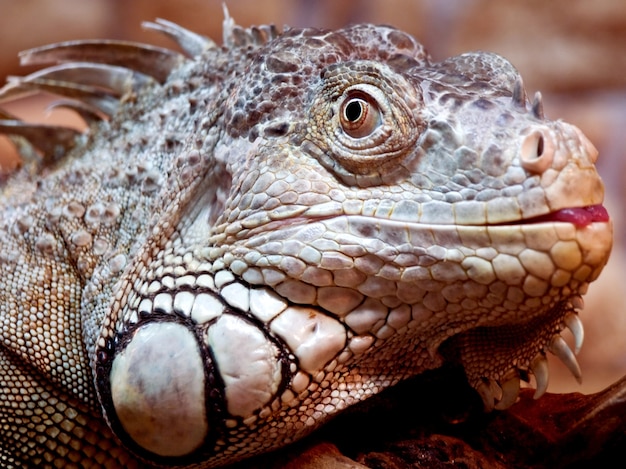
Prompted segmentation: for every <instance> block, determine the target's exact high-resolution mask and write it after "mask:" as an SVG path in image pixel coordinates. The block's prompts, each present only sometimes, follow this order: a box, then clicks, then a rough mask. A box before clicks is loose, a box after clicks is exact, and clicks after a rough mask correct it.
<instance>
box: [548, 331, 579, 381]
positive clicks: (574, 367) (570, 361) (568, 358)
mask: <svg viewBox="0 0 626 469" xmlns="http://www.w3.org/2000/svg"><path fill="white" fill-rule="evenodd" d="M548 350H549V351H550V352H551V353H553V354H554V355H555V356H556V357H557V358H558V359H559V360H561V361H562V362H563V364H564V365H565V366H566V367H567V369H568V370H569V371H570V372H571V373H572V375H574V378H576V381H578V383H579V384H581V383H582V380H583V378H582V373H581V372H580V365H578V362H577V361H576V356H575V355H574V352H572V350H571V349H570V348H569V346H568V345H567V343H566V342H565V340H564V339H563V337H561V336H560V335H555V336H554V337H553V338H552V341H551V342H550V345H549V346H548Z"/></svg>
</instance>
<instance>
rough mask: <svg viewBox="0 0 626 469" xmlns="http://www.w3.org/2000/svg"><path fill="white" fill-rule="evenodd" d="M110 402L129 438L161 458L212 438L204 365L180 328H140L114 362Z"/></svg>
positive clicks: (188, 334) (193, 343)
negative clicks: (207, 416)
mask: <svg viewBox="0 0 626 469" xmlns="http://www.w3.org/2000/svg"><path fill="white" fill-rule="evenodd" d="M110 381H111V397H112V400H113V405H114V407H115V412H116V414H117V417H118V419H119V420H120V423H121V424H122V426H123V427H124V430H125V431H126V432H127V433H128V435H129V436H130V437H131V438H132V439H133V440H134V441H135V442H136V443H137V444H138V445H140V446H141V447H142V448H145V449H147V450H148V451H151V452H153V453H156V454H159V455H161V456H180V455H184V454H187V453H190V452H191V451H193V450H194V449H196V448H197V447H198V446H200V445H201V444H202V442H203V441H204V439H205V437H206V436H207V433H208V429H209V427H208V423H207V419H206V411H205V377H204V366H203V363H202V358H201V356H200V351H199V349H198V345H197V342H196V340H195V338H194V336H193V335H192V334H191V332H190V331H189V330H188V329H187V328H186V327H185V326H183V325H181V324H176V323H151V324H147V325H145V326H144V327H141V328H139V329H138V330H137V331H136V332H135V334H134V336H133V338H132V340H131V341H130V343H129V344H128V346H127V347H126V348H125V349H124V350H123V351H122V352H121V353H119V354H118V355H117V356H116V357H115V359H114V360H113V365H112V367H111V375H110Z"/></svg>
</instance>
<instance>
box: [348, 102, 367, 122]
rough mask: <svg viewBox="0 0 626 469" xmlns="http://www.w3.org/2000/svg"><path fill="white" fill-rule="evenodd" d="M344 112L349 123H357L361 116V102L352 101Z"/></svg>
mask: <svg viewBox="0 0 626 469" xmlns="http://www.w3.org/2000/svg"><path fill="white" fill-rule="evenodd" d="M345 112H346V119H347V120H348V121H349V122H357V121H358V120H359V119H360V118H361V117H362V116H363V101H361V100H360V99H353V100H352V101H350V102H349V103H348V104H347V105H346V109H345Z"/></svg>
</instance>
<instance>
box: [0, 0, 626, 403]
mask: <svg viewBox="0 0 626 469" xmlns="http://www.w3.org/2000/svg"><path fill="white" fill-rule="evenodd" d="M227 4H228V9H229V11H230V14H231V16H232V17H233V18H234V19H235V20H236V22H237V23H238V24H240V25H242V26H249V25H252V24H264V23H274V24H276V25H278V26H282V25H283V24H289V25H291V26H295V27H297V26H316V27H324V28H337V27H341V26H344V25H346V24H349V23H357V22H372V23H385V24H391V25H394V26H396V27H398V28H401V29H403V30H405V31H407V32H410V33H411V34H413V35H414V36H415V37H417V38H418V39H419V40H420V41H421V42H423V43H424V44H425V45H426V47H427V48H428V49H429V51H430V53H431V54H432V55H433V58H434V59H436V60H439V59H443V58H445V57H448V56H450V55H454V54H457V53H461V52H465V51H468V50H476V49H482V50H488V51H493V52H497V53H500V54H502V55H504V56H505V57H507V58H508V59H509V60H510V61H511V62H512V63H513V64H514V65H515V66H516V67H517V68H518V69H519V70H520V71H521V73H522V75H523V76H524V81H525V84H526V87H527V90H528V92H529V94H530V95H532V94H533V93H534V92H535V91H537V90H541V91H542V93H543V95H544V98H545V99H544V104H545V110H546V114H547V116H548V117H550V118H562V119H564V120H566V121H568V122H571V123H573V124H575V125H577V126H579V127H580V128H581V129H582V130H583V132H585V134H587V136H588V137H589V138H590V139H591V140H592V141H593V142H594V144H595V145H596V146H597V147H598V149H599V150H600V155H601V157H600V162H599V168H600V172H601V174H602V175H603V178H604V180H605V182H606V186H607V198H608V201H607V205H608V206H609V209H610V211H611V214H612V216H613V219H614V221H615V223H616V232H615V234H616V245H615V248H614V254H613V256H612V259H611V261H610V262H609V265H608V266H607V268H606V270H605V272H604V274H603V276H602V277H601V279H600V280H599V281H598V282H596V283H594V284H593V285H592V286H591V288H590V292H589V295H588V296H587V297H586V305H587V306H586V308H585V310H584V311H583V313H582V314H581V316H582V319H583V322H584V323H585V328H586V333H587V338H586V343H585V346H584V347H583V351H582V353H581V356H580V357H579V361H580V363H581V366H582V368H583V375H584V380H585V381H584V383H583V386H582V387H579V386H578V385H577V384H576V383H575V381H574V379H573V378H572V377H571V376H568V374H567V372H564V371H563V370H562V369H561V367H559V366H554V364H553V366H552V379H551V385H550V388H549V389H550V391H553V392H558V391H573V390H583V391H584V392H592V391H595V390H598V389H600V388H602V387H603V386H605V385H606V384H607V383H609V382H611V381H613V380H614V379H616V378H617V377H619V376H621V375H622V374H624V373H625V372H626V311H624V305H625V304H626V288H623V286H622V285H621V284H620V278H621V279H626V276H625V277H622V275H624V270H623V269H624V267H623V266H624V263H623V259H624V254H623V244H624V242H625V241H626V233H625V231H624V230H623V229H622V227H623V223H622V220H623V218H624V215H625V214H626V208H624V206H623V204H622V201H623V200H625V197H626V184H624V182H623V178H624V177H625V176H626V167H625V165H624V158H623V155H624V153H625V150H624V149H625V148H626V2H624V0H595V1H593V2H590V1H588V0H552V1H550V2H546V1H544V0H508V1H506V2H503V1H501V0H386V1H384V2H383V1H377V0H342V1H336V0H230V1H228V2H227ZM157 17H160V18H165V19H168V20H170V21H174V22H177V23H179V24H181V25H182V26H185V27H187V28H189V29H191V30H193V31H196V32H199V33H201V34H205V35H207V36H210V37H212V38H213V39H215V40H216V41H218V42H219V41H220V38H221V23H222V19H223V13H222V0H181V1H176V2H170V1H166V0H134V1H123V0H90V1H89V2H85V1H81V0H55V1H54V2H51V1H45V0H0V44H2V47H1V48H0V77H5V76H7V75H11V74H25V73H28V72H29V71H30V70H24V69H20V68H19V65H18V59H17V53H18V51H20V50H24V49H27V48H30V47H35V46H39V45H42V44H46V43H51V42H57V41H62V40H68V39H81V38H83V39H84V38H119V39H131V40H138V41H143V42H149V43H153V44H159V45H169V46H171V43H168V42H167V41H166V40H164V39H162V38H161V37H159V36H158V35H157V34H155V33H152V32H145V31H142V30H141V28H140V26H139V25H140V23H141V21H145V20H153V19H154V18H157ZM48 102H49V101H48V100H47V99H46V98H45V97H35V98H27V99H22V100H20V101H17V102H12V103H8V104H5V103H3V107H4V108H6V109H7V110H10V111H11V112H13V113H14V114H17V115H18V116H20V117H22V118H24V119H27V120H31V121H40V122H41V121H45V122H59V121H60V122H63V123H65V124H67V125H72V126H80V125H81V121H80V120H79V119H77V118H76V117H75V116H73V115H72V114H71V113H70V112H67V111H60V110H59V111H56V110H55V111H54V112H52V113H49V112H46V109H45V108H46V104H47V103H48ZM12 158H15V154H14V151H13V149H12V147H11V146H10V145H9V144H8V142H7V141H6V140H5V139H3V140H1V141H0V165H7V164H11V163H10V161H12ZM13 161H14V160H13ZM569 339H570V338H568V340H569ZM570 343H571V340H570Z"/></svg>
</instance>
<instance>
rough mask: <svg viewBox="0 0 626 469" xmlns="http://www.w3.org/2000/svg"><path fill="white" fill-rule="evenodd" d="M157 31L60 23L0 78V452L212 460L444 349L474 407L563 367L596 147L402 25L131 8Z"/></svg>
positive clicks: (288, 430) (579, 332)
mask: <svg viewBox="0 0 626 469" xmlns="http://www.w3.org/2000/svg"><path fill="white" fill-rule="evenodd" d="M145 26H146V27H147V28H148V29H151V30H156V31H159V32H162V33H165V34H166V35H168V36H170V37H172V38H173V39H174V40H175V41H176V42H177V43H178V45H179V46H180V50H181V52H173V51H171V50H168V49H161V48H157V47H152V46H148V45H143V44H137V43H130V42H120V41H75V42H67V43H59V44H54V45H51V46H46V47H41V48H37V49H33V50H29V51H26V52H24V53H22V55H21V59H22V63H24V64H54V65H52V66H50V67H49V68H44V69H43V70H41V71H38V72H35V73H33V74H31V75H28V76H26V77H23V78H12V79H10V81H9V83H8V84H7V86H5V88H4V89H3V90H2V98H3V99H10V98H12V97H14V96H16V95H19V94H22V93H25V92H32V91H45V92H51V93H54V94H57V95H59V96H61V97H63V98H65V99H63V100H62V101H60V102H59V104H60V105H63V106H67V107H70V108H72V109H74V110H76V111H77V112H78V113H79V114H80V115H81V116H82V117H83V118H84V119H85V121H86V122H87V123H88V124H89V126H88V127H89V128H88V131H87V132H86V133H79V132H78V131H76V130H72V129H67V128H61V127H53V126H45V125H35V124H29V123H25V122H22V121H20V120H18V119H16V118H15V117H14V116H12V115H10V114H9V113H7V112H3V113H2V115H1V120H0V131H1V132H3V133H6V134H8V135H11V136H12V138H13V140H14V141H15V143H16V144H17V146H18V148H19V149H20V151H21V153H22V156H23V158H22V159H23V162H22V165H21V167H20V168H19V169H16V170H13V171H4V172H3V176H2V182H1V189H2V193H1V195H0V214H1V219H0V243H1V245H2V251H1V252H0V321H1V322H0V324H1V326H0V340H1V343H2V347H1V348H0V370H1V374H0V376H1V378H0V379H1V384H0V421H1V429H0V464H1V465H2V466H3V467H35V466H37V467H61V466H62V467H79V466H81V467H139V466H143V465H155V466H176V467H205V468H208V467H216V466H220V465H224V464H228V463H231V462H234V461H237V460H241V459H243V458H247V457H249V456H252V455H255V454H259V453H262V452H266V451H270V450H272V449H275V448H278V447H281V446H283V445H286V444H289V443H290V442H293V441H295V440H297V439H299V438H302V437H303V436H304V435H306V434H308V433H310V432H311V431H312V430H314V429H315V428H316V427H318V426H319V425H321V424H322V423H324V422H325V421H327V420H328V419H329V418H330V417H332V416H333V415H335V414H336V413H337V412H340V411H341V410H343V409H344V408H346V407H348V406H350V405H352V404H353V403H356V402H359V401H362V400H364V399H366V398H368V397H370V396H372V395H374V394H376V393H378V392H380V391H381V390H383V389H385V388H387V387H389V386H393V385H394V384H396V383H398V382H399V381H401V380H404V379H405V378H408V377H411V376H414V375H417V374H419V373H421V372H423V371H425V370H429V369H433V368H437V367H440V366H441V365H442V363H444V362H446V361H454V362H456V363H459V364H461V365H462V366H463V367H464V370H465V373H466V375H467V379H468V381H469V383H470V384H471V385H472V386H473V387H474V388H476V389H477V391H478V392H479V393H480V395H481V397H482V399H483V400H484V404H485V407H486V408H487V409H492V408H494V407H495V408H497V409H503V408H506V407H508V406H510V405H511V404H513V403H514V402H515V400H516V396H517V393H518V391H519V388H520V379H521V380H524V381H528V380H529V379H530V377H531V375H534V380H535V382H536V388H537V391H536V396H537V397H539V396H540V395H541V394H542V393H544V391H545V390H546V386H547V382H548V371H547V364H546V353H547V352H552V353H554V354H555V355H556V356H557V357H559V358H560V359H561V360H562V361H564V362H565V364H566V365H567V366H568V367H569V369H570V370H571V371H572V373H573V374H574V376H576V377H577V378H580V370H579V367H578V364H577V362H576V359H575V357H574V353H573V352H572V350H571V349H570V347H569V346H568V345H567V344H566V342H565V341H564V340H563V339H562V338H561V335H560V333H561V331H562V330H564V329H565V328H569V329H570V330H571V331H572V332H573V335H574V337H575V346H574V348H575V349H576V350H577V349H578V348H580V345H581V343H582V337H583V329H582V326H581V323H580V321H579V319H578V316H577V311H578V310H579V309H580V308H581V307H582V305H583V302H582V297H581V295H582V294H584V293H585V290H586V289H587V285H588V284H589V282H591V281H593V280H594V279H596V278H597V277H598V275H599V274H600V272H601V270H602V268H603V266H604V265H605V263H606V261H607V258H608V256H609V252H610V249H611V244H612V227H611V222H610V220H609V216H608V214H607V212H606V210H605V209H604V207H603V206H602V203H603V184H602V182H601V179H600V177H599V176H598V173H597V172H596V168H595V166H594V163H595V161H596V158H597V151H596V150H595V148H594V147H593V145H592V144H591V143H590V142H589V141H588V140H587V138H585V136H584V135H583V134H582V133H581V131H580V130H579V129H577V128H576V127H574V126H571V125H568V124H566V123H564V122H561V121H551V120H548V119H546V118H545V117H544V113H543V104H542V99H541V95H540V94H537V95H536V96H535V98H534V100H533V101H532V102H530V101H529V100H528V99H527V96H526V93H525V91H524V86H523V83H522V79H521V77H520V75H519V73H518V72H517V71H516V70H515V68H513V66H512V65H511V64H510V63H509V62H508V61H506V60H505V59H503V58H502V57H500V56H497V55H494V54H491V53H483V52H474V53H467V54H463V55H459V56H456V57H452V58H449V59H446V60H443V61H441V62H435V61H432V60H431V58H430V57H429V56H428V54H427V52H426V51H425V49H424V48H423V47H422V45H421V44H419V43H418V42H417V41H416V40H415V39H414V38H413V37H411V36H410V35H408V34H405V33H403V32H401V31H399V30H397V29H394V28H392V27H388V26H373V25H369V24H365V25H356V26H350V27H346V28H343V29H339V30H337V31H326V30H318V29H290V28H286V29H285V30H284V31H282V32H279V31H278V30H277V29H276V28H275V27H273V26H260V27H251V28H247V29H246V28H242V27H240V26H237V25H235V24H234V22H233V20H232V19H231V18H230V17H229V16H228V15H226V19H225V21H224V33H223V35H224V37H223V44H222V45H221V46H220V45H217V44H216V43H214V42H213V41H211V40H210V39H208V38H206V37H203V36H200V35H197V34H195V33H193V32H190V31H188V30H186V29H183V28H181V27H179V26H177V25H175V24H173V23H170V22H168V21H164V20H157V21H156V22H155V23H147V24H146V25H145Z"/></svg>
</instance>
